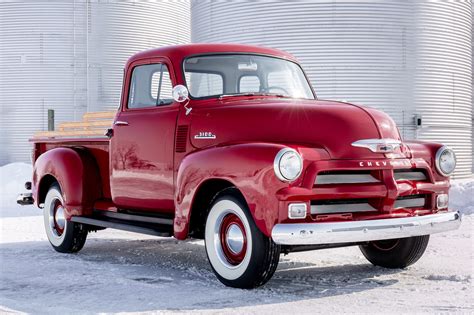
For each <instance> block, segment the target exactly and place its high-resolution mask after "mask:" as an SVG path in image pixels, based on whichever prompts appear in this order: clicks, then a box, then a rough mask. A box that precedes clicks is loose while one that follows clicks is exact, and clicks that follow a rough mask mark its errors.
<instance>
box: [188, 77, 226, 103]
mask: <svg viewBox="0 0 474 315" xmlns="http://www.w3.org/2000/svg"><path fill="white" fill-rule="evenodd" d="M186 82H187V83H188V89H189V92H190V93H191V95H192V96H194V97H203V96H209V95H219V94H222V93H224V80H223V79H222V76H221V75H220V74H216V73H204V72H186Z"/></svg>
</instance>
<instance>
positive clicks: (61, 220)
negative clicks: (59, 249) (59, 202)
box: [54, 206, 66, 230]
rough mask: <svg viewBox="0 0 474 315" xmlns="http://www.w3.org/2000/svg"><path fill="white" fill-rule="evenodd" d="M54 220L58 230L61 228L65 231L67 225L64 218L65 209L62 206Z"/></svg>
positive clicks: (57, 210)
mask: <svg viewBox="0 0 474 315" xmlns="http://www.w3.org/2000/svg"><path fill="white" fill-rule="evenodd" d="M54 220H55V221H56V225H57V227H58V228H60V229H61V230H62V229H64V226H65V225H66V218H65V217H64V208H63V207H62V206H59V207H58V208H57V209H56V213H55V215H54Z"/></svg>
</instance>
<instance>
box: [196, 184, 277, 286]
mask: <svg viewBox="0 0 474 315" xmlns="http://www.w3.org/2000/svg"><path fill="white" fill-rule="evenodd" d="M205 244H206V252H207V257H208V259H209V262H210V264H211V267H212V269H213V271H214V273H215V274H216V276H217V278H218V279H219V280H220V281H221V282H222V283H223V284H225V285H227V286H230V287H235V288H245V289H249V288H254V287H258V286H261V285H263V284H265V283H266V282H267V281H268V280H269V279H270V278H271V277H272V276H273V273H274V272H275V270H276V268H277V266H278V261H279V259H280V246H279V245H277V244H275V243H274V242H273V241H272V239H271V238H268V237H266V236H265V235H264V234H263V233H262V232H261V231H260V230H259V229H258V228H257V226H256V225H255V223H254V221H253V218H252V216H251V214H250V211H249V210H248V207H247V204H246V202H245V201H244V200H243V198H242V197H241V196H240V195H239V194H238V192H237V191H236V190H235V189H228V190H225V191H224V192H222V193H220V194H219V195H218V196H217V198H216V199H215V201H214V202H213V203H212V205H211V209H210V211H209V214H208V216H207V220H206V228H205Z"/></svg>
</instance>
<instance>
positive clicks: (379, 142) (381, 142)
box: [352, 139, 402, 153]
mask: <svg viewBox="0 0 474 315" xmlns="http://www.w3.org/2000/svg"><path fill="white" fill-rule="evenodd" d="M401 145H402V142H401V141H400V140H396V139H363V140H357V141H355V142H352V146H353V147H359V148H366V149H369V150H370V151H372V152H375V153H391V152H393V151H395V150H396V149H397V148H399V147H400V146H401Z"/></svg>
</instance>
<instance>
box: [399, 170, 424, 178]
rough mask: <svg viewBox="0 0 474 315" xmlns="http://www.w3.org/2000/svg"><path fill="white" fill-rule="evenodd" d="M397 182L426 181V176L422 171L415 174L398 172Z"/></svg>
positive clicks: (414, 172)
mask: <svg viewBox="0 0 474 315" xmlns="http://www.w3.org/2000/svg"><path fill="white" fill-rule="evenodd" d="M394 177H395V180H426V175H425V174H424V173H423V172H420V171H413V172H396V173H394Z"/></svg>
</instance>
